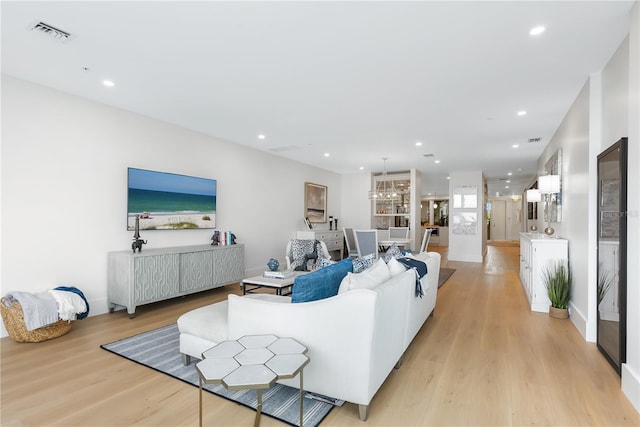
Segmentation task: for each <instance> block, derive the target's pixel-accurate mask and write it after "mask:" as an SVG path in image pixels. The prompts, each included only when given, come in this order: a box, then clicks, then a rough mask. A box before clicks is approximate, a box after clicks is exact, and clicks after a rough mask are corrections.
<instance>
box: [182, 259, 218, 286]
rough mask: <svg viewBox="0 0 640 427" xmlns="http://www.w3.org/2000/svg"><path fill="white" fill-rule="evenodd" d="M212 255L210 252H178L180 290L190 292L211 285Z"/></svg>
mask: <svg viewBox="0 0 640 427" xmlns="http://www.w3.org/2000/svg"><path fill="white" fill-rule="evenodd" d="M213 283H214V281H213V257H212V256H211V252H187V253H183V254H180V292H181V293H183V292H184V293H191V292H192V291H197V290H201V289H209V288H211V287H213Z"/></svg>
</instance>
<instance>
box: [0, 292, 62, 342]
mask: <svg viewBox="0 0 640 427" xmlns="http://www.w3.org/2000/svg"><path fill="white" fill-rule="evenodd" d="M0 310H1V311H2V321H3V322H4V327H5V328H6V329H7V332H8V333H9V336H10V337H11V338H13V339H14V340H15V341H17V342H41V341H46V340H50V339H52V338H58V337H60V336H62V335H64V334H66V333H67V332H69V331H70V330H71V325H72V323H71V322H67V321H65V320H59V321H57V322H56V323H52V324H50V325H47V326H43V327H42V328H38V329H34V330H33V331H28V330H27V327H26V325H25V324H24V313H23V312H22V306H21V305H20V303H19V302H17V301H11V300H9V299H8V298H6V297H2V303H1V304H0Z"/></svg>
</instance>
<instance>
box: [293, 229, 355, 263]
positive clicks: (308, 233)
mask: <svg viewBox="0 0 640 427" xmlns="http://www.w3.org/2000/svg"><path fill="white" fill-rule="evenodd" d="M296 239H309V240H320V241H322V242H324V244H325V245H327V249H328V250H329V253H330V254H331V259H333V260H336V261H340V260H341V259H342V248H343V246H344V243H343V234H342V231H341V230H305V231H298V232H296Z"/></svg>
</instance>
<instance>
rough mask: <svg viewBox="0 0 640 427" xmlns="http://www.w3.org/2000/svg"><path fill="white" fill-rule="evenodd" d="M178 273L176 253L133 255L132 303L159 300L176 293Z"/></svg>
mask: <svg viewBox="0 0 640 427" xmlns="http://www.w3.org/2000/svg"><path fill="white" fill-rule="evenodd" d="M179 273H180V265H179V256H178V254H166V255H155V256H141V257H135V258H134V259H133V276H134V284H135V285H134V297H133V302H134V304H135V305H140V304H142V303H145V302H153V301H160V300H163V299H167V298H170V297H172V296H174V295H176V294H177V293H178V277H179Z"/></svg>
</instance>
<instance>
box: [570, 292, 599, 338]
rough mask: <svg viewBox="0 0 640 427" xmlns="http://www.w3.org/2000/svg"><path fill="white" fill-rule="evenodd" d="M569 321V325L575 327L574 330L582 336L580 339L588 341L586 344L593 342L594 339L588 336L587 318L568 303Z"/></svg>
mask: <svg viewBox="0 0 640 427" xmlns="http://www.w3.org/2000/svg"><path fill="white" fill-rule="evenodd" d="M569 319H571V323H573V326H575V327H576V329H577V330H578V332H580V335H582V338H584V340H585V341H588V342H594V341H595V337H590V334H588V328H587V318H586V317H585V316H584V314H583V313H582V312H581V311H580V310H578V308H576V306H575V305H574V304H573V303H571V302H570V303H569Z"/></svg>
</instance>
